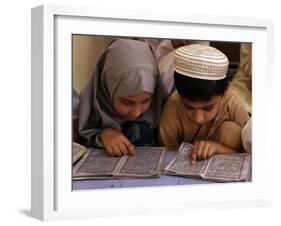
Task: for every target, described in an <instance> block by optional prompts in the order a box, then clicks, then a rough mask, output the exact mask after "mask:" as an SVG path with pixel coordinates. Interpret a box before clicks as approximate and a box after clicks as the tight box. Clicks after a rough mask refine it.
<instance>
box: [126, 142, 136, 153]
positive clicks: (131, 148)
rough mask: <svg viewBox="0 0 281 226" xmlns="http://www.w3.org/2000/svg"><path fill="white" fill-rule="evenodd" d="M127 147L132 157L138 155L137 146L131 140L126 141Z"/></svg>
mask: <svg viewBox="0 0 281 226" xmlns="http://www.w3.org/2000/svg"><path fill="white" fill-rule="evenodd" d="M125 145H126V147H127V150H128V151H129V153H130V155H131V156H136V155H137V151H136V147H135V145H133V144H132V143H131V142H130V141H129V140H126V141H125Z"/></svg>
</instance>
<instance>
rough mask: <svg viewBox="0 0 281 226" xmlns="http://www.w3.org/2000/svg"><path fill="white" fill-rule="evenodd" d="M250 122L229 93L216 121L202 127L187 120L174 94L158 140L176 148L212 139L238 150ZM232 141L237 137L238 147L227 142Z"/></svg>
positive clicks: (169, 102) (241, 107) (183, 107)
mask: <svg viewBox="0 0 281 226" xmlns="http://www.w3.org/2000/svg"><path fill="white" fill-rule="evenodd" d="M247 120H248V113H247V112H246V110H245V109H244V107H243V105H242V104H241V102H240V101H239V99H238V97H237V96H236V95H235V94H234V93H233V92H232V91H231V90H228V91H227V93H226V94H225V96H224V97H223V98H222V101H221V103H220V107H219V111H218V114H217V116H216V118H215V119H213V120H212V121H210V122H208V123H206V124H204V125H202V126H199V125H197V124H195V123H194V122H192V121H191V120H190V119H189V118H188V116H187V112H186V109H185V106H184V105H183V104H182V102H181V99H180V96H179V94H178V93H177V92H174V93H173V94H172V95H171V96H170V98H169V99H168V101H167V102H166V104H165V107H164V110H163V112H162V114H161V119H160V126H159V140H160V143H161V144H162V145H164V146H166V147H168V148H177V147H178V146H179V145H180V143H181V142H183V141H184V142H189V143H195V142H196V141H199V140H212V141H216V142H219V143H222V144H224V145H226V146H229V148H238V147H240V145H241V139H240V137H241V135H240V134H241V130H242V128H243V126H244V125H245V123H246V122H247ZM223 125H224V126H223ZM225 125H226V126H225ZM222 130H224V131H223V132H222ZM225 132H226V133H225ZM232 138H235V140H236V141H235V144H229V143H228V141H231V140H232ZM228 144H229V145H228Z"/></svg>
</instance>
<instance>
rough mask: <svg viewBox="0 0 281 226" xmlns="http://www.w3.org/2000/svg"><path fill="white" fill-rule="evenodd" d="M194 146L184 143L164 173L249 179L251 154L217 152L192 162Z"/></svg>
mask: <svg viewBox="0 0 281 226" xmlns="http://www.w3.org/2000/svg"><path fill="white" fill-rule="evenodd" d="M192 147H193V146H192V145H191V144H189V143H182V144H181V146H180V148H179V150H178V153H177V154H176V156H175V157H174V158H173V159H172V160H171V162H170V163H169V164H168V165H167V166H166V167H165V169H164V174H168V175H177V176H187V177H201V178H203V179H206V180H211V181H217V182H231V181H247V180H249V177H250V166H251V158H250V155H249V154H244V153H237V154H225V155H223V154H217V155H213V156H212V157H211V158H209V159H206V160H202V161H196V163H195V164H191V160H190V157H189V154H190V152H191V150H192Z"/></svg>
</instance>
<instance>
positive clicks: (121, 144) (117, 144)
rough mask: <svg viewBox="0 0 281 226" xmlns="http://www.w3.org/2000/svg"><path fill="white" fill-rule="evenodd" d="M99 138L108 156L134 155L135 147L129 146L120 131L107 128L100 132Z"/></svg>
mask: <svg viewBox="0 0 281 226" xmlns="http://www.w3.org/2000/svg"><path fill="white" fill-rule="evenodd" d="M100 136H101V140H102V142H103V144H104V147H105V149H106V151H107V153H108V154H109V155H111V156H122V155H126V154H130V155H132V156H135V155H136V149H135V146H134V145H133V144H131V142H130V141H129V140H128V139H127V138H126V137H125V136H124V135H123V133H121V132H120V131H118V130H116V129H112V128H107V129H104V130H103V131H102V133H101V135H100Z"/></svg>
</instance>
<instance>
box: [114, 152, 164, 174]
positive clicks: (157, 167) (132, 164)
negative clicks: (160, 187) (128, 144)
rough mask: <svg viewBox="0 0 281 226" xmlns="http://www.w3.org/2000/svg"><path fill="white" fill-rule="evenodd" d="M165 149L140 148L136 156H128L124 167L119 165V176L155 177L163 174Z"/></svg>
mask: <svg viewBox="0 0 281 226" xmlns="http://www.w3.org/2000/svg"><path fill="white" fill-rule="evenodd" d="M165 150H166V149H165V148H164V147H138V148H136V151H137V155H136V156H127V159H126V161H124V164H123V165H121V164H120V165H119V167H118V170H117V171H118V173H116V175H118V176H124V177H126V176H128V177H154V176H159V174H160V173H161V167H162V163H163V161H164V155H165Z"/></svg>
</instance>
